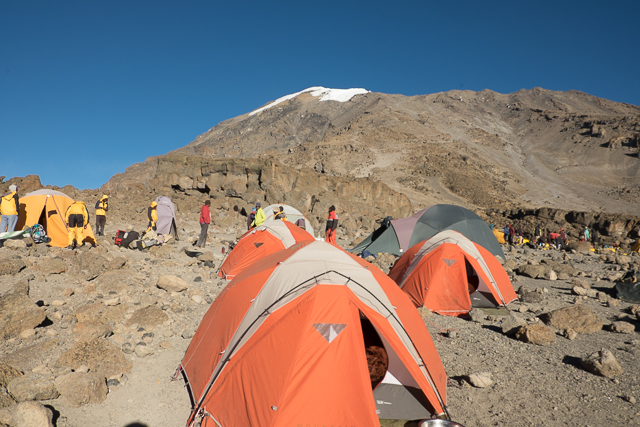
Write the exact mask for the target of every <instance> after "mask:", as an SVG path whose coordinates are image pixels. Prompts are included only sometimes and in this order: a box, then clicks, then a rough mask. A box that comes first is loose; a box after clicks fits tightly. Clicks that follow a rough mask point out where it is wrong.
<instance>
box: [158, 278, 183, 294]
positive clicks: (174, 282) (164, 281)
mask: <svg viewBox="0 0 640 427" xmlns="http://www.w3.org/2000/svg"><path fill="white" fill-rule="evenodd" d="M156 286H157V287H158V288H160V289H164V290H165V291H167V292H182V291H185V290H187V288H188V285H187V282H185V281H184V280H182V279H181V278H180V277H178V276H172V275H166V276H160V277H158V281H157V282H156Z"/></svg>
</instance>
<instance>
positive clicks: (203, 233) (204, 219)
mask: <svg viewBox="0 0 640 427" xmlns="http://www.w3.org/2000/svg"><path fill="white" fill-rule="evenodd" d="M210 206H211V200H206V201H205V202H204V205H202V208H200V238H198V242H197V243H196V246H200V247H201V248H204V247H205V246H206V244H207V231H209V224H211V210H210V209H209V207H210Z"/></svg>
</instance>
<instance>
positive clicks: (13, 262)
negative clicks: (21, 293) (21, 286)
mask: <svg viewBox="0 0 640 427" xmlns="http://www.w3.org/2000/svg"><path fill="white" fill-rule="evenodd" d="M26 266H27V265H26V264H25V263H24V261H22V260H21V259H12V258H10V259H0V276H13V275H14V274H17V273H18V272H20V270H22V269H23V268H26Z"/></svg>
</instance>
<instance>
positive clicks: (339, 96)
mask: <svg viewBox="0 0 640 427" xmlns="http://www.w3.org/2000/svg"><path fill="white" fill-rule="evenodd" d="M306 92H310V95H311V96H315V97H319V98H320V99H319V100H320V101H338V102H347V101H348V100H350V99H351V98H353V97H354V96H355V95H360V94H363V93H368V92H370V91H368V90H366V89H328V88H325V87H322V86H313V87H310V88H307V89H305V90H301V91H300V92H296V93H292V94H291V95H285V96H283V97H281V98H278V99H276V100H275V101H273V102H272V103H270V104H267V105H265V106H264V107H262V108H258V109H257V110H254V111H252V112H250V113H249V115H250V116H253V115H254V114H258V113H259V112H261V111H264V110H266V109H268V108H271V107H273V106H275V105H278V104H280V103H281V102H284V101H288V100H290V99H293V98H295V97H296V96H298V95H300V94H301V93H306Z"/></svg>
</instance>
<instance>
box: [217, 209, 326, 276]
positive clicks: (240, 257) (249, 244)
mask: <svg viewBox="0 0 640 427" xmlns="http://www.w3.org/2000/svg"><path fill="white" fill-rule="evenodd" d="M314 240H315V238H314V237H313V236H312V235H311V234H309V233H308V232H307V231H306V230H305V229H303V228H300V227H298V226H297V225H295V224H294V223H292V222H289V221H280V220H275V221H265V222H264V224H262V225H260V226H258V227H255V228H252V229H251V230H249V231H247V232H246V233H244V234H243V235H242V237H240V239H239V240H238V243H237V244H236V245H235V247H234V248H233V250H231V251H229V253H228V255H227V257H226V258H225V259H224V261H223V262H222V264H221V265H220V268H219V269H218V276H220V277H222V278H224V279H227V280H231V279H233V278H234V277H235V276H236V275H237V274H238V273H240V272H241V271H242V270H244V269H245V268H246V267H248V266H249V265H251V264H252V263H254V262H255V261H256V260H258V259H260V258H262V257H264V256H266V255H269V254H272V253H274V252H277V251H281V250H282V249H287V248H289V247H291V246H293V245H294V244H296V243H299V242H312V241H314Z"/></svg>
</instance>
